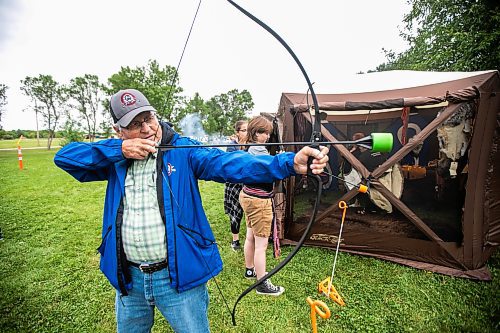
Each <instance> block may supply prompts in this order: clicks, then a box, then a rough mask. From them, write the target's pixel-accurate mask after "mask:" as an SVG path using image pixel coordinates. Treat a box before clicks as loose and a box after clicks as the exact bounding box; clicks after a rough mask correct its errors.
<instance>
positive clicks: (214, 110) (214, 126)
mask: <svg viewBox="0 0 500 333" xmlns="http://www.w3.org/2000/svg"><path fill="white" fill-rule="evenodd" d="M253 106H254V103H253V101H252V95H251V94H250V93H249V92H248V91H247V90H243V91H242V92H239V91H238V90H237V89H233V90H230V91H228V92H227V94H220V95H216V96H214V97H212V98H211V99H210V100H209V101H208V102H207V103H206V108H205V109H204V113H203V114H202V124H203V128H204V129H205V131H207V132H208V133H209V134H213V133H217V134H218V135H220V136H224V135H231V134H232V133H233V131H234V129H233V126H234V123H235V122H236V121H238V120H242V119H247V118H248V116H249V115H250V112H251V111H252V108H253Z"/></svg>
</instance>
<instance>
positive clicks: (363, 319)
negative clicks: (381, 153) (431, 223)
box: [0, 150, 500, 333]
mask: <svg viewBox="0 0 500 333" xmlns="http://www.w3.org/2000/svg"><path fill="white" fill-rule="evenodd" d="M53 154H54V151H51V152H48V151H45V150H26V151H25V152H24V166H25V170H23V171H20V170H18V164H17V153H16V152H15V151H2V152H0V170H1V172H0V227H1V228H2V231H3V234H4V240H3V241H0V272H1V273H0V332H114V331H115V319H114V290H113V289H112V287H111V286H110V285H109V284H108V282H107V281H106V279H105V278H104V276H103V275H102V274H101V273H100V272H99V268H98V262H99V256H98V255H97V254H96V248H97V247H98V245H99V243H100V225H101V214H102V206H103V199H104V189H105V183H86V184H80V183H78V182H77V181H75V180H73V179H72V178H71V177H70V176H68V175H67V174H65V173H64V172H63V171H61V170H59V169H57V168H56V167H55V166H54V164H53V162H52V158H53ZM200 188H201V191H202V195H203V198H204V205H205V208H206V212H207V215H208V217H209V220H210V222H211V224H212V226H213V229H214V232H215V234H216V238H217V240H218V242H219V245H220V251H221V255H222V258H223V261H224V270H223V272H222V273H221V274H220V275H219V276H218V277H217V283H218V285H219V286H220V288H221V290H222V292H223V294H224V297H225V299H226V300H227V301H228V303H229V306H230V307H231V308H232V306H233V304H234V301H235V300H236V298H237V297H238V295H239V294H240V293H241V292H242V291H243V290H244V289H245V288H246V287H248V286H249V285H250V283H249V282H248V281H247V280H245V279H244V278H243V277H242V273H243V267H244V261H243V255H242V253H235V252H233V251H232V250H231V249H230V247H229V243H230V240H231V234H230V229H229V222H228V220H227V217H226V216H225V215H224V210H223V205H222V202H223V185H221V184H216V183H206V182H200ZM290 250H291V248H289V247H285V248H284V249H283V252H284V256H285V255H286V254H288V253H289V251H290ZM284 256H283V257H284ZM333 257H334V252H332V251H330V250H324V249H317V248H303V249H302V250H301V251H300V252H299V253H298V255H297V256H296V257H295V258H294V259H293V260H292V262H291V264H289V265H288V266H286V267H285V269H283V270H282V271H281V272H280V273H278V275H276V276H275V278H273V282H274V283H276V284H280V285H283V286H285V288H286V292H285V294H284V295H283V296H282V297H279V298H266V297H262V296H260V297H258V296H257V295H255V293H250V294H249V295H248V296H246V297H245V298H244V299H243V300H242V302H241V303H240V304H239V306H238V311H237V322H238V326H237V327H236V328H234V327H233V326H232V324H231V320H230V315H229V312H228V310H227V309H226V306H225V305H224V300H223V297H222V295H221V294H220V293H219V291H218V290H217V286H216V284H215V282H214V280H211V281H210V282H209V289H210V295H211V301H210V309H209V318H210V322H211V328H212V331H213V332H287V333H290V332H310V331H311V328H310V319H309V311H310V310H309V306H308V305H307V303H306V301H305V299H306V297H307V296H312V297H313V298H314V299H322V297H320V296H318V295H317V293H316V285H317V283H318V282H319V281H320V280H322V279H324V278H325V277H327V276H329V275H330V273H331V265H332V263H333ZM276 264H277V261H276V260H275V259H273V258H272V257H271V256H269V257H268V267H269V268H271V267H273V266H275V265H276ZM488 265H489V267H490V269H491V271H492V275H493V281H492V282H475V281H471V280H466V279H459V278H452V277H448V276H443V275H439V274H433V273H429V272H425V271H420V270H416V269H412V268H408V267H403V266H399V265H396V264H393V263H389V262H384V261H380V260H375V259H371V258H366V257H360V256H355V255H349V254H345V253H341V254H339V261H338V265H337V269H336V282H335V285H336V287H337V289H338V290H339V292H340V293H341V294H342V295H343V298H344V300H345V301H346V303H347V306H346V307H342V308H341V307H339V306H337V305H335V304H334V303H332V302H330V301H327V304H328V305H329V307H330V309H331V311H332V317H331V318H330V319H328V320H322V319H320V318H318V332H353V331H359V332H400V331H403V332H410V331H412V332H497V331H498V330H499V329H500V324H499V318H500V316H499V313H500V305H499V304H500V302H499V301H498V300H499V299H500V297H499V296H500V288H499V287H500V284H499V279H500V269H499V268H500V256H498V255H496V256H494V257H493V258H492V259H491V260H490V262H489V263H488ZM323 300H324V299H323ZM160 317H161V316H159V315H158V316H157V320H156V324H155V326H154V330H153V331H154V332H171V330H170V329H169V328H168V326H167V325H166V323H165V321H164V320H163V319H161V318H160Z"/></svg>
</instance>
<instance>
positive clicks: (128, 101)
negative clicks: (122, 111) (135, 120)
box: [120, 92, 137, 106]
mask: <svg viewBox="0 0 500 333" xmlns="http://www.w3.org/2000/svg"><path fill="white" fill-rule="evenodd" d="M120 100H121V101H122V104H123V105H124V106H130V105H133V104H135V102H137V99H136V98H135V96H134V95H132V94H131V93H129V92H126V93H124V94H123V95H122V96H121V97H120Z"/></svg>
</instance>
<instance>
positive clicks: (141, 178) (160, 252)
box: [122, 154, 167, 263]
mask: <svg viewBox="0 0 500 333" xmlns="http://www.w3.org/2000/svg"><path fill="white" fill-rule="evenodd" d="M156 177H157V175H156V154H154V155H153V156H152V157H149V158H146V159H145V160H134V161H133V162H132V164H131V165H130V167H129V168H128V170H127V177H126V178H125V198H124V200H123V205H124V207H123V208H124V213H123V225H122V239H123V249H124V251H125V254H126V255H127V259H128V260H130V261H133V262H137V263H155V262H160V261H165V260H166V259H167V245H166V241H165V225H164V224H163V220H162V219H161V215H160V208H159V206H158V198H157V193H156Z"/></svg>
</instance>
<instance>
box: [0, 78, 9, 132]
mask: <svg viewBox="0 0 500 333" xmlns="http://www.w3.org/2000/svg"><path fill="white" fill-rule="evenodd" d="M7 89H9V87H7V86H6V85H5V84H2V83H0V130H1V129H2V115H3V111H4V109H3V108H4V107H5V106H6V105H7Z"/></svg>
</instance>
